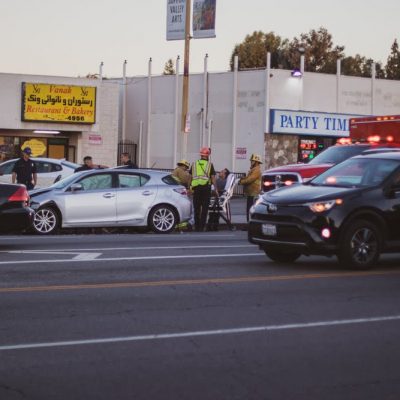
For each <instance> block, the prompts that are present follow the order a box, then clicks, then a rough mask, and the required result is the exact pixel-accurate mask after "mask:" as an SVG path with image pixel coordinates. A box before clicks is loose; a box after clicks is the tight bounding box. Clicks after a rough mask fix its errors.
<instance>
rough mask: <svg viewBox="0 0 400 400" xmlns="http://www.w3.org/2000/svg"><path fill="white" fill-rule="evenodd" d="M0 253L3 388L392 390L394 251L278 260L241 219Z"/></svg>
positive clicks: (181, 394)
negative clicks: (364, 259) (206, 228)
mask: <svg viewBox="0 0 400 400" xmlns="http://www.w3.org/2000/svg"><path fill="white" fill-rule="evenodd" d="M0 251H1V253H0V254H1V261H0V271H1V276H2V280H1V282H0V300H1V302H0V304H1V306H0V307H1V308H0V318H1V321H2V322H1V327H0V357H1V360H2V362H1V363H0V398H2V399H3V398H4V399H7V400H8V399H22V398H32V399H44V398H52V399H53V398H54V399H80V398H82V399H83V398H84V399H111V398H135V399H149V398H151V399H164V398H190V399H216V398H218V399H232V398H233V399H234V398H249V399H251V398H266V399H267V398H271V399H272V398H273V399H289V398H296V399H310V398H323V399H377V398H385V399H397V398H398V397H399V395H400V379H399V378H400V373H399V372H398V368H397V360H398V358H399V356H400V352H399V347H398V343H397V338H398V329H399V327H400V312H399V306H398V305H399V298H400V295H399V291H398V287H399V280H400V269H399V267H398V259H397V258H396V257H395V256H385V257H384V258H383V261H382V262H381V264H380V266H379V268H375V269H373V270H371V271H369V272H353V271H345V270H344V269H341V268H340V266H339V265H338V264H337V263H336V260H335V259H333V258H332V259H328V258H321V257H312V258H307V257H301V258H300V259H299V260H298V261H297V262H296V263H295V264H275V263H273V262H271V261H268V259H267V258H266V257H265V255H264V254H263V253H262V252H260V251H259V250H258V249H257V247H256V246H253V245H251V244H249V243H248V242H247V233H246V232H242V231H240V230H238V231H235V232H230V231H222V232H217V233H200V234H196V233H181V234H180V233H176V234H171V235H152V234H147V235H141V234H133V235H125V234H122V235H60V236H50V237H46V238H44V237H40V236H28V235H25V236H1V245H0ZM287 382H290V385H288V384H287Z"/></svg>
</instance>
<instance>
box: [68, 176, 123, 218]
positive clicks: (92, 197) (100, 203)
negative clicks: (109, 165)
mask: <svg viewBox="0 0 400 400" xmlns="http://www.w3.org/2000/svg"><path fill="white" fill-rule="evenodd" d="M76 183H80V184H81V185H82V190H77V191H66V192H64V215H63V217H64V223H65V224H68V225H76V226H80V225H85V226H96V225H97V226H100V225H101V224H102V223H105V224H107V225H110V224H113V223H116V214H117V213H116V190H115V188H114V185H113V174H112V173H110V172H108V173H106V172H104V173H100V172H99V173H97V174H92V175H89V176H86V177H83V178H82V179H81V180H79V181H78V182H76Z"/></svg>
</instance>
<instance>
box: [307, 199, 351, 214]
mask: <svg viewBox="0 0 400 400" xmlns="http://www.w3.org/2000/svg"><path fill="white" fill-rule="evenodd" d="M341 204H343V200H342V199H336V200H327V201H318V202H315V203H307V204H306V206H308V207H309V209H310V210H311V211H312V212H315V213H322V212H324V211H329V210H330V209H331V208H332V207H334V206H335V205H341Z"/></svg>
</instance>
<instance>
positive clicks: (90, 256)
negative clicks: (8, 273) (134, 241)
mask: <svg viewBox="0 0 400 400" xmlns="http://www.w3.org/2000/svg"><path fill="white" fill-rule="evenodd" d="M7 253H8V254H50V255H54V254H56V255H60V254H61V255H73V256H75V257H73V258H72V259H73V260H77V261H82V260H95V259H96V258H97V257H100V256H101V255H102V254H103V253H79V252H76V251H60V250H58V251H57V250H55V251H54V250H13V251H8V252H7Z"/></svg>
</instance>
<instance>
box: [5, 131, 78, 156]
mask: <svg viewBox="0 0 400 400" xmlns="http://www.w3.org/2000/svg"><path fill="white" fill-rule="evenodd" d="M28 135H29V132H26V133H21V134H17V133H15V132H0V162H3V161H6V160H9V159H12V158H17V157H19V156H20V154H21V149H24V148H25V147H30V148H31V149H32V156H33V157H47V158H56V159H62V158H65V159H66V160H68V161H71V162H76V146H75V145H72V144H70V143H74V142H76V141H75V140H73V139H72V138H71V135H70V136H60V137H41V136H33V135H32V134H31V135H29V136H28ZM73 136H75V135H73Z"/></svg>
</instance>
